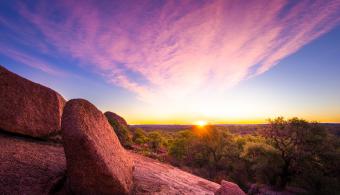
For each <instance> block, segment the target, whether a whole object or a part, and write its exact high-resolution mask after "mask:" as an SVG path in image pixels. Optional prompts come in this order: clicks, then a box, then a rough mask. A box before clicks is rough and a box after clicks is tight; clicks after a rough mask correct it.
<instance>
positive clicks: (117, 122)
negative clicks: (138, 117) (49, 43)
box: [104, 112, 132, 148]
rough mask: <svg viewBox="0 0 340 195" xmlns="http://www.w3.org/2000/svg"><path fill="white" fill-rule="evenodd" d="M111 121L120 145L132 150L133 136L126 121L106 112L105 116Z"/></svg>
mask: <svg viewBox="0 0 340 195" xmlns="http://www.w3.org/2000/svg"><path fill="white" fill-rule="evenodd" d="M104 115H105V116H106V118H107V120H108V121H109V123H110V125H111V126H112V128H113V129H114V131H115V133H116V135H117V136H118V139H119V141H120V143H121V144H122V145H123V146H124V147H125V148H131V145H132V134H131V132H130V130H129V126H128V124H127V122H126V121H125V119H124V118H123V117H121V116H119V115H118V114H116V113H113V112H105V114H104Z"/></svg>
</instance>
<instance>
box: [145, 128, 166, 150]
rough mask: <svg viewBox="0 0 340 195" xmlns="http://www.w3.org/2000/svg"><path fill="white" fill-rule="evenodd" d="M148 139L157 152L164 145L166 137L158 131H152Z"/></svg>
mask: <svg viewBox="0 0 340 195" xmlns="http://www.w3.org/2000/svg"><path fill="white" fill-rule="evenodd" d="M148 140H149V142H148V144H149V146H150V148H151V149H152V150H153V151H154V152H157V151H158V150H159V149H160V148H161V147H162V146H163V145H164V139H163V137H162V135H161V134H160V132H158V131H153V132H150V133H149V134H148Z"/></svg>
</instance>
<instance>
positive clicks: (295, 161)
mask: <svg viewBox="0 0 340 195" xmlns="http://www.w3.org/2000/svg"><path fill="white" fill-rule="evenodd" d="M269 122H270V123H269V125H268V127H267V128H265V129H264V130H263V131H262V135H263V136H264V137H265V138H266V139H267V140H268V143H269V144H270V145H272V146H273V147H274V148H275V149H276V150H277V151H278V152H279V156H280V158H281V160H282V165H281V166H280V171H279V173H278V176H279V180H278V182H277V184H276V186H277V187H279V188H280V189H284V188H285V187H286V185H287V184H288V183H289V182H291V181H292V180H295V181H300V180H305V179H307V178H303V177H301V175H303V174H304V173H306V172H308V171H309V172H314V173H315V172H318V171H321V170H322V168H323V167H324V165H325V162H324V161H323V160H322V159H323V157H322V156H323V154H324V153H325V152H327V148H328V146H327V145H329V143H328V137H329V134H328V133H327V132H326V130H325V128H323V127H322V126H321V125H320V124H318V123H308V122H307V121H305V120H303V119H299V118H292V119H289V120H285V119H284V118H282V117H279V118H276V119H274V120H270V121H269Z"/></svg>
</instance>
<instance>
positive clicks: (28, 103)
mask: <svg viewBox="0 0 340 195" xmlns="http://www.w3.org/2000/svg"><path fill="white" fill-rule="evenodd" d="M0 99H1V101H0V129H3V130H5V131H9V132H13V133H19V134H23V135H28V136H32V137H44V136H47V135H50V134H53V133H55V132H57V131H58V130H60V123H61V115H62V109H63V107H64V104H65V100H64V98H63V97H62V96H60V95H59V94H58V93H57V92H55V91H53V90H52V89H49V88H47V87H44V86H42V85H39V84H37V83H33V82H31V81H29V80H27V79H25V78H22V77H20V76H18V75H16V74H14V73H12V72H10V71H8V70H7V69H5V68H4V67H2V66H1V65H0Z"/></svg>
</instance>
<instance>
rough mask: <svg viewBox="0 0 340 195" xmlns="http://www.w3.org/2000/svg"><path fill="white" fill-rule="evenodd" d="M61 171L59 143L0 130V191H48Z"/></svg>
mask: <svg viewBox="0 0 340 195" xmlns="http://www.w3.org/2000/svg"><path fill="white" fill-rule="evenodd" d="M65 174H66V160H65V156H64V150H63V148H62V146H61V145H60V144H53V143H50V142H45V141H39V140H34V139H29V138H22V137H16V136H13V135H12V134H10V135H6V134H4V133H3V132H0V194H51V193H54V192H55V191H58V188H59V186H62V183H63V180H64V178H65Z"/></svg>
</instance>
